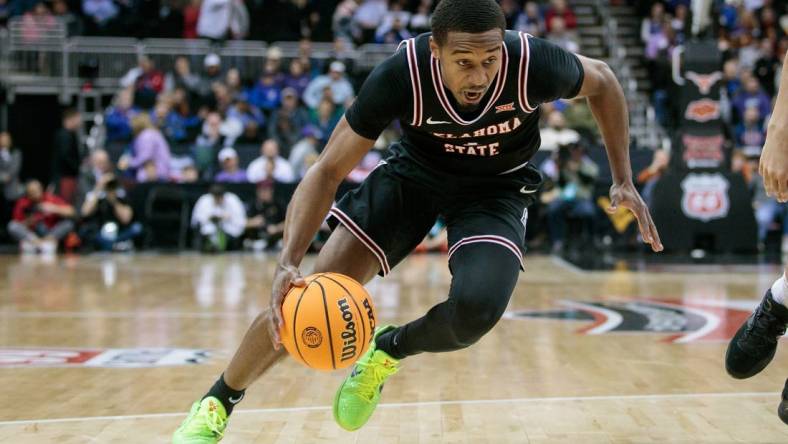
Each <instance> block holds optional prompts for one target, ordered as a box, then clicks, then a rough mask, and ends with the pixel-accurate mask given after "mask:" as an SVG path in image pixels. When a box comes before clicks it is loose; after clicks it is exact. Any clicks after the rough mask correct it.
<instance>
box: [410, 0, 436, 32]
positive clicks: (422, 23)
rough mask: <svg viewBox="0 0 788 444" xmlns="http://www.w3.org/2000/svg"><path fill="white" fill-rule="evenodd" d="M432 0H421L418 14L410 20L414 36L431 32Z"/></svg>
mask: <svg viewBox="0 0 788 444" xmlns="http://www.w3.org/2000/svg"><path fill="white" fill-rule="evenodd" d="M431 8H432V0H421V1H420V2H419V6H418V7H417V8H416V13H415V14H413V17H411V18H410V29H411V31H413V33H414V34H416V35H418V34H421V33H424V32H429V31H430V20H432V14H430V9H431Z"/></svg>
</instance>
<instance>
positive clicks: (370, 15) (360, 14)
mask: <svg viewBox="0 0 788 444" xmlns="http://www.w3.org/2000/svg"><path fill="white" fill-rule="evenodd" d="M388 10H389V7H388V4H387V2H386V0H365V1H363V2H360V4H359V5H358V8H357V9H356V10H355V12H354V13H353V19H352V25H350V27H349V29H350V30H352V29H354V28H357V29H358V30H359V31H360V32H361V35H360V36H359V37H360V40H361V41H362V42H371V41H372V39H373V37H374V36H375V30H376V29H377V28H378V26H380V25H381V23H382V22H383V17H384V16H385V15H386V13H387V12H388ZM350 32H352V31H350ZM347 34H348V32H345V35H347Z"/></svg>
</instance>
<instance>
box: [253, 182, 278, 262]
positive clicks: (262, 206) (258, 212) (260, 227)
mask: <svg viewBox="0 0 788 444" xmlns="http://www.w3.org/2000/svg"><path fill="white" fill-rule="evenodd" d="M285 212H286V205H284V204H282V203H281V202H279V201H278V200H276V199H275V196H274V183H273V181H271V180H266V181H263V182H260V183H259V184H258V185H257V192H256V198H255V200H254V202H253V203H252V204H251V205H249V206H248V207H247V210H246V214H247V216H248V219H247V220H246V236H247V239H246V240H245V241H244V245H245V246H247V247H251V248H252V249H254V250H255V251H262V250H264V249H266V248H275V247H276V246H277V243H278V242H279V241H280V240H281V239H282V235H283V234H284V232H285Z"/></svg>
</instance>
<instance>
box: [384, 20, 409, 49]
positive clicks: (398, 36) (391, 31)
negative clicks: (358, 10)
mask: <svg viewBox="0 0 788 444" xmlns="http://www.w3.org/2000/svg"><path fill="white" fill-rule="evenodd" d="M405 26H406V25H405V24H404V23H403V22H402V20H400V19H399V17H396V18H394V21H393V22H392V23H391V27H390V28H388V29H387V30H385V31H384V32H382V33H378V34H376V35H375V43H389V44H394V43H399V42H401V41H403V40H407V39H409V38H411V37H413V35H412V34H411V33H410V31H408V30H407V29H406V28H405ZM379 32H380V31H379Z"/></svg>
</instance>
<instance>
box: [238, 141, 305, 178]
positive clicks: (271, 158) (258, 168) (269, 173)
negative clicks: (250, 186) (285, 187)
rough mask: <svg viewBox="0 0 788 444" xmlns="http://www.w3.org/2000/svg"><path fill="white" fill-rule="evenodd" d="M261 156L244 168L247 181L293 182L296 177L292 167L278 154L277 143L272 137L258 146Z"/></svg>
mask: <svg viewBox="0 0 788 444" xmlns="http://www.w3.org/2000/svg"><path fill="white" fill-rule="evenodd" d="M260 153H261V156H260V157H258V158H257V159H255V160H253V161H252V163H250V164H249V167H248V168H247V169H246V177H247V178H248V179H249V182H252V183H259V182H262V181H264V180H266V179H273V180H275V181H277V182H282V183H291V182H295V180H296V177H295V174H294V173H293V167H291V166H290V164H289V163H288V162H287V160H285V159H284V158H283V157H281V156H280V155H279V144H278V143H277V142H276V140H274V139H268V140H266V141H265V142H263V145H262V146H261V148H260Z"/></svg>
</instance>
